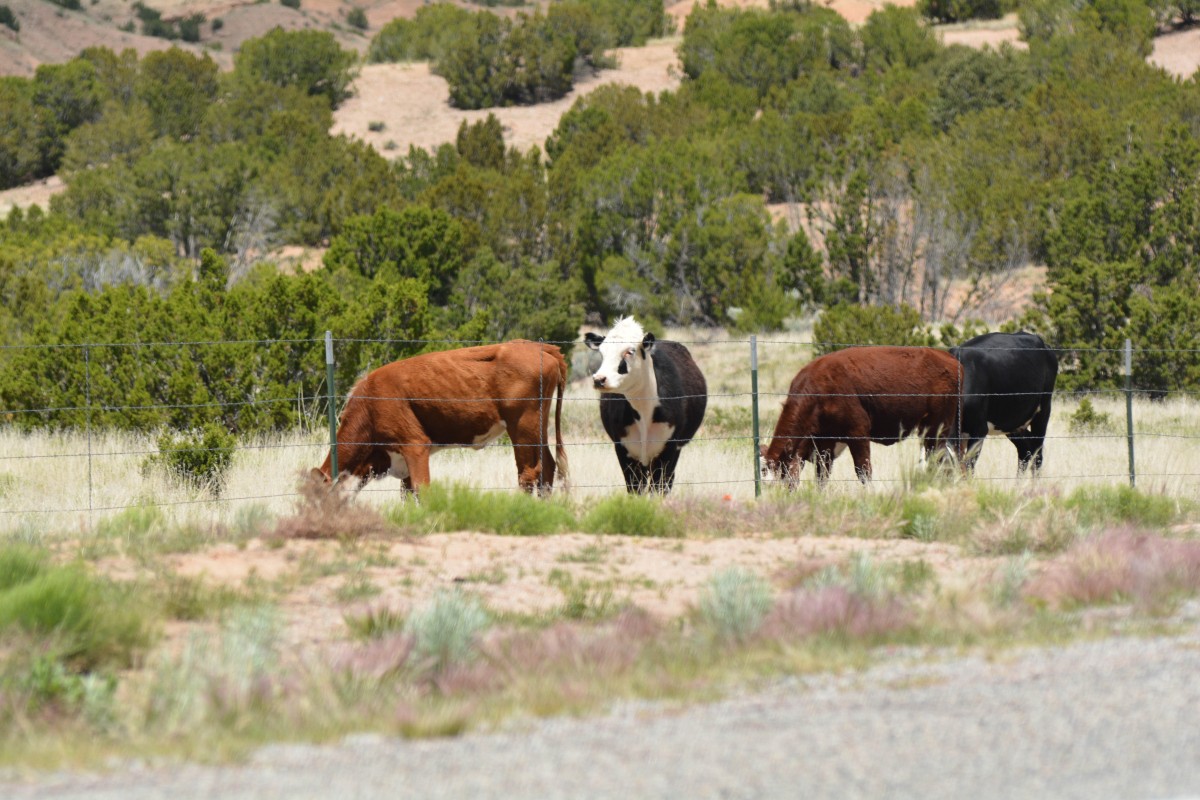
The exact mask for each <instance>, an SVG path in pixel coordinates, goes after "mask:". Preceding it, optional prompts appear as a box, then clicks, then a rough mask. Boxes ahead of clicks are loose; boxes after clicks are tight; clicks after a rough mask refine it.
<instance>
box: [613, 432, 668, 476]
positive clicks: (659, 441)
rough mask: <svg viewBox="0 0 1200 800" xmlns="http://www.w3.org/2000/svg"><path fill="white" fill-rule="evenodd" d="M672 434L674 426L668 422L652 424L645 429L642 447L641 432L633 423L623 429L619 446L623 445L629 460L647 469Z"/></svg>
mask: <svg viewBox="0 0 1200 800" xmlns="http://www.w3.org/2000/svg"><path fill="white" fill-rule="evenodd" d="M674 433H675V426H674V425H672V424H670V423H669V422H652V423H650V425H648V426H647V428H646V441H645V445H644V446H643V443H642V434H641V430H640V429H639V426H638V424H637V423H636V422H635V423H634V424H632V425H630V426H629V427H628V428H626V429H625V435H624V436H622V437H621V444H623V445H625V449H626V450H628V451H629V455H630V457H631V458H633V459H634V460H635V461H639V462H641V463H642V464H644V465H646V466H647V467H648V466H650V464H651V463H652V462H653V461H654V459H656V458H658V456H659V454H660V453H662V451H663V448H664V447H666V446H667V441H668V440H669V439H670V438H671V435H672V434H674Z"/></svg>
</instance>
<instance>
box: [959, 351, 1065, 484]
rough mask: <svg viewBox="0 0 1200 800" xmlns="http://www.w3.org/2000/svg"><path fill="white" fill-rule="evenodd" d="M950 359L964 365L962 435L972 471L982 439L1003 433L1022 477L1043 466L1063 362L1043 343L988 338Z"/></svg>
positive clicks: (967, 459)
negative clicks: (1013, 450) (1013, 448)
mask: <svg viewBox="0 0 1200 800" xmlns="http://www.w3.org/2000/svg"><path fill="white" fill-rule="evenodd" d="M950 354H951V355H953V356H954V357H955V358H957V359H958V360H959V361H960V362H961V363H962V365H963V435H964V436H966V437H967V457H966V461H967V467H968V468H970V467H973V466H974V465H975V459H977V458H978V457H979V450H980V449H981V448H982V447H983V439H984V437H986V436H987V435H988V434H997V433H1003V434H1006V435H1007V436H1008V438H1009V440H1010V441H1012V443H1013V444H1014V445H1016V447H1017V474H1018V475H1019V474H1021V473H1022V472H1024V471H1025V467H1027V466H1029V465H1030V464H1032V465H1033V470H1034V472H1037V470H1038V469H1040V468H1041V466H1042V444H1043V442H1044V441H1045V439H1046V425H1047V423H1049V422H1050V401H1051V398H1052V396H1053V395H1054V381H1055V379H1056V378H1057V377H1058V357H1057V356H1055V355H1054V351H1052V350H1051V349H1050V348H1049V347H1047V346H1046V343H1045V342H1044V341H1042V337H1040V336H1038V335H1036V334H1033V333H1025V332H1024V331H1021V332H1019V333H985V334H983V335H982V336H976V337H975V338H974V339H971V340H969V341H967V342H964V343H963V344H961V345H959V346H958V347H952V348H950Z"/></svg>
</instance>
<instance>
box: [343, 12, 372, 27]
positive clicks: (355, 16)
mask: <svg viewBox="0 0 1200 800" xmlns="http://www.w3.org/2000/svg"><path fill="white" fill-rule="evenodd" d="M346 24H348V25H349V26H350V27H352V28H358V29H359V30H360V31H365V30H366V29H367V27H368V23H367V12H365V11H363V10H362V9H361V8H352V9H350V11H349V13H347V14H346Z"/></svg>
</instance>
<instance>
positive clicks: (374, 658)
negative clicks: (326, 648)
mask: <svg viewBox="0 0 1200 800" xmlns="http://www.w3.org/2000/svg"><path fill="white" fill-rule="evenodd" d="M412 651H413V637H411V636H408V635H406V634H402V633H395V634H392V635H389V636H384V637H382V638H379V639H373V640H371V641H369V642H367V643H365V644H363V645H359V646H355V647H347V648H346V649H344V650H340V651H338V652H336V653H334V655H333V657H332V659H331V661H330V666H332V668H333V669H334V671H335V672H338V673H341V674H343V675H345V676H346V677H348V678H350V679H351V680H354V681H365V682H379V681H383V680H384V679H386V678H390V677H393V676H395V675H397V674H399V673H400V671H401V670H403V669H404V665H405V664H406V663H408V657H409V656H410V655H412Z"/></svg>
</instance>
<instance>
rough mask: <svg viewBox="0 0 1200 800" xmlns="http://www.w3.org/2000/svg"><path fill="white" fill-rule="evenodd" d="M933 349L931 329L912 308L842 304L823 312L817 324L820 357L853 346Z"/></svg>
mask: <svg viewBox="0 0 1200 800" xmlns="http://www.w3.org/2000/svg"><path fill="white" fill-rule="evenodd" d="M867 344H872V345H897V346H912V347H929V346H931V345H933V344H934V337H933V334H932V333H931V332H930V330H929V326H928V325H926V324H925V323H923V322H922V321H921V315H920V314H918V313H917V311H916V309H913V308H911V307H910V306H900V307H899V308H891V307H888V306H858V305H850V304H846V303H839V304H838V305H835V306H832V307H831V308H827V309H825V310H824V311H823V312H821V316H820V317H818V318H817V321H816V322H815V323H814V324H813V349H814V352H815V353H816V354H817V355H824V354H826V353H832V352H834V351H835V350H841V349H843V348H845V347H849V346H853V345H867Z"/></svg>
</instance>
